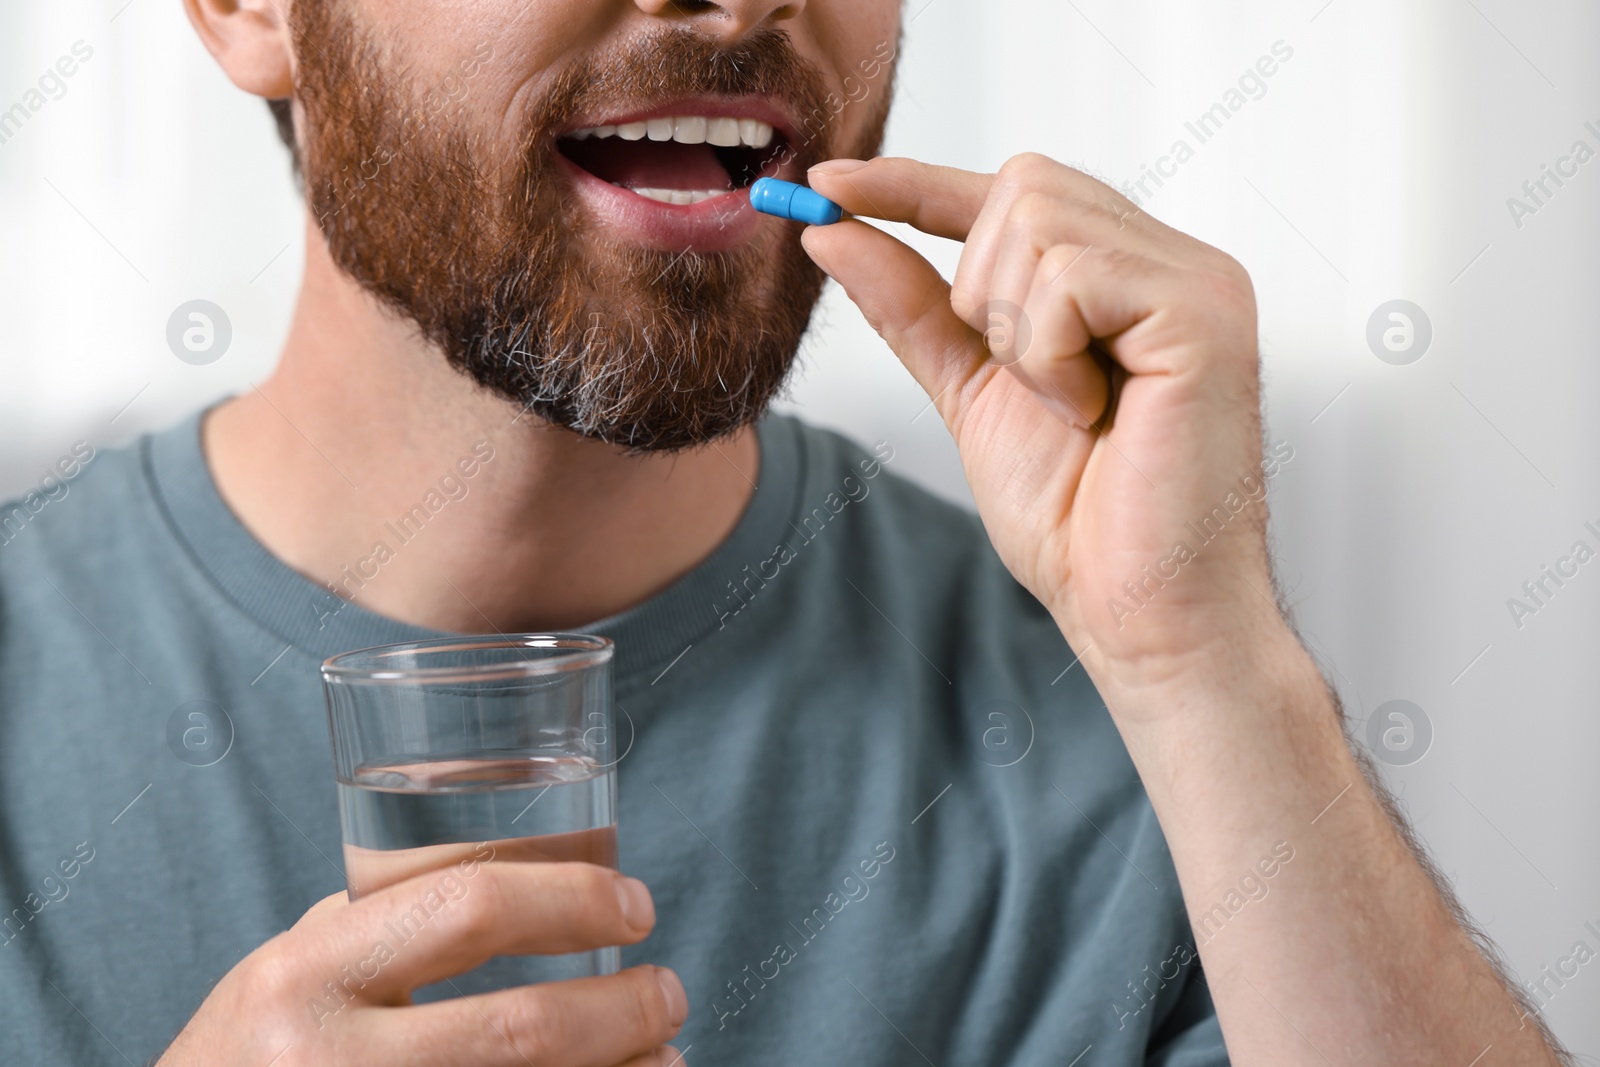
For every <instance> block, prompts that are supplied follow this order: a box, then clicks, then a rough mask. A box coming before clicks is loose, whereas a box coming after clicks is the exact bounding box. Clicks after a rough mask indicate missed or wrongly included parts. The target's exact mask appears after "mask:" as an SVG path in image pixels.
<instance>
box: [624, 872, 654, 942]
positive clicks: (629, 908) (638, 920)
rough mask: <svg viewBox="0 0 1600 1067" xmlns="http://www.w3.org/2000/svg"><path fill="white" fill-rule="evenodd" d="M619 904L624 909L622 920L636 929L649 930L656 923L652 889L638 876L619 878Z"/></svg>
mask: <svg viewBox="0 0 1600 1067" xmlns="http://www.w3.org/2000/svg"><path fill="white" fill-rule="evenodd" d="M617 906H618V907H619V908H621V909H622V921H623V922H625V923H627V924H628V925H629V926H631V927H633V928H634V929H635V930H648V929H650V927H651V926H653V925H654V924H655V921H656V906H655V902H654V901H652V900H651V899H650V890H649V889H648V888H647V887H646V886H645V884H644V883H643V882H641V881H639V879H637V878H618V879H617Z"/></svg>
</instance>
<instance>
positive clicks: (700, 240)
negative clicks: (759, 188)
mask: <svg viewBox="0 0 1600 1067" xmlns="http://www.w3.org/2000/svg"><path fill="white" fill-rule="evenodd" d="M556 155H557V158H559V159H560V161H561V166H562V167H563V168H564V169H565V171H566V173H567V175H568V176H569V177H570V178H571V180H572V182H573V185H574V187H575V188H576V191H577V193H578V196H579V198H580V199H582V200H583V201H584V202H585V203H587V204H588V205H589V207H590V208H591V209H592V210H593V211H594V214H595V216H596V217H597V218H599V219H601V220H602V221H603V222H605V223H606V224H608V225H610V226H612V227H614V228H616V229H619V230H622V231H624V232H625V233H627V234H628V235H629V236H631V237H632V239H633V243H635V244H639V245H643V246H644V247H646V248H653V249H656V250H657V251H661V252H689V251H694V252H726V251H729V250H731V249H734V248H738V247H740V246H742V245H745V244H748V243H749V242H750V240H751V239H752V238H753V237H754V236H755V235H756V233H757V232H759V230H760V228H761V225H762V216H761V215H760V214H758V213H757V212H756V210H755V209H754V208H752V207H751V206H750V191H749V190H748V189H740V190H737V191H735V192H731V193H728V194H726V195H724V196H714V197H712V198H711V199H709V200H702V201H700V203H698V204H663V203H662V202H661V201H659V200H651V199H649V198H648V197H643V196H640V195H639V194H638V193H635V192H632V191H630V190H627V189H624V188H622V187H621V186H619V185H612V184H611V183H610V182H608V181H605V180H603V179H601V178H597V177H595V176H594V175H593V174H590V173H589V172H588V171H586V170H584V169H583V168H582V167H580V166H578V165H577V164H575V163H573V162H572V161H571V160H569V159H567V158H566V157H565V156H562V155H561V154H560V153H559V152H557V153H556Z"/></svg>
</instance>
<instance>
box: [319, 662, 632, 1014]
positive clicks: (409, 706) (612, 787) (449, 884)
mask: <svg viewBox="0 0 1600 1067" xmlns="http://www.w3.org/2000/svg"><path fill="white" fill-rule="evenodd" d="M613 651H614V647H613V644H612V642H611V641H610V640H608V639H607V638H604V637H592V636H588V635H585V634H561V633H558V634H513V635H510V636H499V635H497V636H495V637H493V638H488V637H449V638H441V639H436V640H432V641H419V642H411V643H407V644H400V645H384V646H381V647H378V648H367V649H361V650H359V651H355V652H346V653H343V654H341V655H338V656H334V657H332V658H330V659H329V660H327V661H326V662H325V663H323V665H322V684H323V692H324V693H325V695H326V697H327V702H328V729H329V732H330V733H331V734H332V737H333V762H334V772H335V775H336V777H337V779H338V790H339V822H340V829H341V831H342V835H343V839H344V868H345V882H346V885H347V887H348V889H349V893H350V899H352V900H354V899H356V898H357V897H359V896H361V895H363V894H365V893H371V892H374V891H375V890H378V889H382V888H384V887H385V886H388V885H392V884H393V883H395V882H399V881H402V880H404V879H406V878H410V877H412V876H414V875H418V874H422V873H424V872H427V871H434V870H442V869H444V868H447V867H450V868H454V870H453V871H451V872H448V873H447V875H446V876H445V877H443V878H441V879H440V885H441V886H442V889H441V891H439V892H436V893H434V894H433V895H432V896H427V895H425V894H421V893H420V891H419V900H418V902H417V907H414V908H412V909H410V911H409V912H407V913H406V917H405V918H403V919H402V920H401V921H400V924H399V926H397V927H396V928H395V929H393V930H392V931H391V933H392V934H393V935H394V939H395V940H397V941H400V942H402V943H403V942H404V941H405V940H408V939H409V938H410V937H413V936H415V934H416V932H417V930H418V929H420V927H421V926H423V925H425V924H426V923H427V922H429V921H430V920H431V919H432V917H433V916H434V915H436V914H438V913H439V912H440V911H442V910H443V909H444V908H446V907H449V906H450V905H451V904H452V903H453V902H454V901H455V900H458V899H461V898H462V897H464V896H465V895H466V894H468V893H470V892H471V891H472V879H473V877H474V876H475V875H476V874H477V873H478V864H479V863H482V862H493V863H540V862H559V861H567V860H582V861H585V862H588V863H596V864H600V865H602V866H606V867H611V868H615V867H616V866H617V823H616V795H617V781H616V757H615V754H614V749H615V740H614V731H613V726H612V702H611V658H612V654H613ZM391 925H393V924H391ZM391 949H392V950H393V951H396V952H398V951H399V950H400V946H398V945H397V946H391ZM620 967H621V950H620V949H617V948H604V949H599V950H597V951H593V952H580V953H573V954H570V955H564V956H505V957H497V958H495V959H493V960H491V961H489V962H488V963H487V964H485V965H483V966H482V967H479V968H478V969H476V970H474V971H472V972H470V973H469V974H465V975H461V976H459V977H456V978H453V979H450V980H449V981H448V982H444V983H439V984H437V985H434V986H429V987H425V988H424V989H422V990H418V991H417V992H416V994H415V995H414V997H413V999H414V1000H415V1001H418V1002H421V1001H426V1000H436V999H440V998H442V997H449V996H455V995H465V994H470V993H479V992H488V991H490V990H494V989H504V988H507V987H510V986H514V985H526V984H529V983H533V982H548V981H559V980H561V979H566V978H579V977H587V976H590V975H598V974H612V973H615V972H616V971H617V970H618V969H619V968H620Z"/></svg>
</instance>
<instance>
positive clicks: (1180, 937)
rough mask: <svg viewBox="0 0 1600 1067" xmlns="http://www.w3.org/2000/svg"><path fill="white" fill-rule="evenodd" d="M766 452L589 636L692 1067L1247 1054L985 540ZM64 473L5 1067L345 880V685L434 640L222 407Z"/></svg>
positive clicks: (11, 877) (154, 1006)
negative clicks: (292, 499) (233, 447)
mask: <svg viewBox="0 0 1600 1067" xmlns="http://www.w3.org/2000/svg"><path fill="white" fill-rule="evenodd" d="M760 440H761V474H760V485H759V487H758V489H757V491H756V492H755V494H754V497H753V498H752V501H751V503H750V505H749V507H748V509H747V510H746V512H745V514H744V515H743V516H742V518H741V519H740V521H739V523H738V525H737V527H736V529H735V530H734V532H733V533H732V535H731V536H730V537H729V538H728V539H727V541H726V542H725V543H723V544H722V545H721V546H720V547H718V548H717V549H716V551H715V552H714V553H713V554H712V555H711V556H710V558H709V559H707V560H706V561H705V562H704V563H703V564H701V565H700V566H699V567H698V568H696V569H695V570H694V571H693V572H692V573H690V574H689V575H687V576H685V577H684V578H682V579H681V580H679V581H678V582H676V583H675V584H674V585H672V586H671V587H670V588H668V589H667V590H666V591H664V592H662V593H660V594H659V595H657V596H655V597H653V598H651V599H650V600H649V601H648V602H646V603H644V604H642V605H640V606H639V607H637V608H635V609H633V610H631V611H629V612H627V613H625V614H622V615H619V616H617V617H615V618H610V619H605V620H602V621H600V622H597V623H595V624H594V625H593V626H592V627H588V629H590V630H592V631H594V632H599V633H603V634H606V635H608V636H610V637H612V638H614V639H615V640H616V642H617V649H618V651H617V657H616V696H617V701H618V704H619V706H620V707H621V708H622V709H624V710H625V711H626V719H625V720H624V721H625V722H626V723H627V724H629V725H628V726H624V727H619V737H618V746H619V749H621V748H624V747H626V748H627V755H626V756H625V757H624V758H623V760H622V762H621V764H620V766H619V786H618V789H619V794H618V803H619V809H618V818H619V835H620V849H621V864H622V868H623V869H624V870H625V871H627V872H628V873H630V874H633V875H636V876H637V877H639V878H642V879H643V880H644V881H645V882H646V883H647V884H648V885H649V886H650V888H651V890H652V891H653V892H654V894H655V900H656V906H657V913H658V917H659V919H658V925H657V927H656V930H655V932H654V933H653V934H652V935H651V937H650V938H649V939H648V940H646V941H645V942H644V943H643V944H642V945H639V946H635V947H633V948H629V949H627V950H625V952H624V961H623V962H624V964H625V965H632V964H634V963H642V962H647V961H648V962H654V963H659V964H663V965H667V966H670V967H672V968H674V969H675V970H676V971H677V972H678V974H679V975H680V976H681V977H682V979H683V983H684V986H685V988H686V989H687V990H688V994H689V1002H690V1015H689V1019H688V1022H687V1024H686V1025H685V1026H684V1029H683V1033H682V1034H681V1036H680V1037H679V1038H678V1039H677V1041H676V1044H677V1045H678V1047H679V1048H680V1049H685V1050H687V1058H688V1060H689V1062H691V1063H694V1064H697V1065H736V1064H737V1065H749V1064H776V1063H783V1064H792V1065H808V1064H815V1065H818V1067H822V1065H828V1067H834V1065H837V1064H841V1063H863V1064H874V1065H889V1064H904V1065H907V1067H925V1065H929V1064H932V1065H938V1067H953V1065H958V1064H983V1065H1001V1064H1008V1065H1024V1064H1028V1065H1032V1064H1037V1065H1040V1067H1044V1065H1051V1067H1068V1065H1069V1064H1071V1065H1076V1067H1113V1065H1136V1064H1150V1065H1163V1067H1213V1065H1218V1064H1226V1063H1227V1055H1226V1053H1225V1051H1224V1049H1223V1045H1222V1039H1221V1035H1220V1032H1219V1030H1218V1026H1217V1021H1216V1017H1215V1014H1214V1012H1213V1009H1212V1006H1211V1003H1210V999H1209V996H1208V995H1207V993H1206V990H1205V984H1204V980H1203V978H1202V977H1201V974H1200V969H1199V963H1198V961H1197V960H1196V959H1195V957H1194V952H1193V944H1194V939H1193V935H1192V933H1191V932H1190V929H1189V925H1188V922H1187V920H1186V918H1185V915H1184V911H1183V907H1182V902H1181V898H1180V895H1179V890H1178V885H1177V879H1176V876H1175V874H1174V871H1173V866H1172V861H1171V858H1170V856H1169V854H1168V851H1167V847H1166V844H1165V842H1164V840H1163V838H1162V834H1161V830H1160V828H1159V826H1158V825H1157V823H1156V819H1155V816H1154V814H1153V813H1152V811H1151V808H1150V804H1149V801H1148V800H1147V799H1146V797H1145V794H1144V791H1143V789H1142V788H1141V786H1140V783H1139V780H1138V777H1137V776H1136V774H1135V772H1134V769H1133V766H1132V764H1131V762H1130V760H1129V758H1128V756H1127V753H1126V751H1125V750H1124V748H1123V746H1122V744H1121V743H1120V740H1119V739H1118V736H1117V733H1116V731H1115V729H1114V728H1113V726H1112V724H1111V722H1110V720H1109V718H1108V717H1107V715H1106V712H1105V709H1104V706H1103V704H1102V702H1101V701H1100V700H1099V699H1098V697H1097V695H1096V693H1095V690H1094V688H1093V687H1092V685H1091V684H1090V683H1089V681H1088V679H1087V678H1086V677H1085V675H1084V671H1083V668H1082V667H1081V666H1075V665H1074V657H1073V654H1072V651H1071V649H1070V648H1069V647H1068V646H1067V644H1066V642H1065V641H1064V640H1063V639H1062V637H1061V634H1060V633H1059V632H1058V630H1057V629H1056V627H1055V626H1054V624H1053V623H1052V622H1051V620H1050V618H1049V616H1048V615H1047V614H1046V613H1045V611H1044V610H1043V609H1042V608H1041V607H1040V606H1039V604H1038V603H1037V602H1036V601H1034V600H1033V598H1032V597H1030V596H1029V595H1028V593H1026V592H1025V591H1024V590H1023V589H1022V588H1021V587H1020V586H1018V585H1017V583H1016V582H1015V581H1014V580H1013V579H1012V578H1011V576H1010V575H1009V574H1008V573H1007V572H1006V570H1005V568H1004V567H1003V566H1002V565H1001V563H1000V561H999V559H998V558H997V557H996V556H995V553H994V551H993V549H992V547H991V546H990V544H989V541H988V539H987V537H986V536H985V534H984V531H983V528H982V526H981V524H980V523H979V522H978V520H977V519H976V518H975V517H974V516H972V515H970V514H968V513H966V512H964V511H962V510H960V509H958V508H955V507H953V506H951V505H948V504H945V503H943V502H940V501H938V500H936V499H935V498H933V497H932V496H930V495H928V494H927V493H925V492H923V491H922V490H920V489H918V488H916V487H914V486H912V485H911V484H910V483H908V482H906V481H904V480H902V479H900V478H899V477H897V476H896V475H895V474H894V473H893V472H892V468H893V466H894V462H893V449H892V448H890V447H889V446H887V445H879V446H877V447H876V448H875V449H874V450H873V451H871V452H869V451H865V450H862V449H860V448H859V447H857V446H855V445H853V444H851V443H849V442H847V441H845V440H844V439H842V438H840V437H838V436H836V435H833V434H830V433H826V432H823V431H820V430H816V429H813V428H809V427H806V426H804V425H803V424H801V423H799V422H797V421H795V420H793V419H789V418H781V417H776V416H773V417H769V418H767V419H766V420H765V421H764V422H763V423H762V425H761V427H760ZM64 484H66V485H67V487H68V488H67V490H66V491H65V494H64V495H63V494H62V493H61V491H60V490H56V491H54V492H52V493H51V494H50V497H49V498H46V497H34V498H30V499H29V500H28V501H26V502H24V503H23V505H22V506H21V510H20V511H18V510H16V508H15V507H14V506H13V505H6V506H0V915H3V917H4V921H3V926H0V1046H3V1049H4V1053H5V1054H4V1057H3V1058H4V1059H5V1060H6V1061H7V1062H17V1063H29V1064H75V1065H95V1064H105V1065H122V1064H126V1063H134V1064H140V1063H145V1062H147V1061H149V1060H151V1059H153V1058H155V1057H156V1056H158V1055H159V1054H160V1053H161V1051H162V1050H163V1049H164V1048H165V1047H166V1046H167V1044H168V1043H169V1042H170V1041H171V1040H172V1038H173V1036H174V1035H175V1034H176V1033H177V1031H178V1030H179V1029H180V1028H181V1027H182V1026H183V1025H184V1023H185V1022H186V1021H187V1020H188V1018H189V1017H190V1016H191V1015H192V1014H193V1012H194V1011H195V1009H196V1008H197V1007H198V1006H199V1004H200V1002H201V1000H202V999H204V997H205V996H206V993H207V991H208V990H210V989H211V987H212V986H213V985H214V984H215V982H216V981H217V980H218V979H219V978H220V977H222V975H223V974H225V973H226V972H227V971H228V970H229V969H230V968H231V967H233V965H234V964H236V963H237V962H238V961H239V960H240V959H241V958H243V957H244V956H245V955H246V954H247V953H248V952H250V951H251V950H252V949H254V948H255V947H257V946H258V945H260V944H261V943H262V942H264V941H266V940H267V939H268V938H270V937H272V936H273V935H274V934H276V933H278V932H280V931H282V930H284V929H285V928H287V927H288V926H289V925H290V924H292V923H293V922H294V921H295V919H297V918H298V917H299V916H300V915H301V913H303V912H304V911H305V909H306V908H307V907H309V906H310V905H311V904H312V903H314V902H315V901H317V900H318V899H320V898H322V897H323V896H326V895H327V894H329V893H332V892H335V891H337V890H339V889H341V888H342V887H343V875H342V871H341V868H340V866H339V857H340V842H339V820H338V815H337V808H336V803H335V795H334V785H333V776H332V761H331V757H330V753H329V747H328V729H327V725H326V720H325V713H324V706H323V699H322V693H321V688H320V678H319V675H318V671H317V668H318V665H319V664H320V663H321V661H322V660H323V659H324V658H326V657H327V656H330V655H332V654H334V653H336V652H341V651H345V650H348V649H354V648H361V647H365V646H370V645H376V644H382V643H386V642H391V641H402V640H413V639H422V638H428V637H435V636H440V635H439V634H438V633H436V632H434V631H430V630H426V629H423V628H420V627H416V626H410V625H405V624H403V623H400V622H396V621H393V620H390V619H387V618H384V617H381V616H379V615H377V614H374V613H372V612H370V611H367V610H365V609H364V608H362V607H361V606H359V596H357V598H356V600H355V602H347V601H344V600H340V599H337V598H334V597H333V596H332V595H331V594H330V593H329V592H328V591H327V590H325V589H323V588H322V587H320V586H318V585H317V584H316V583H314V582H312V581H310V580H308V579H306V578H305V577H303V576H301V575H299V574H297V573H296V572H295V571H293V570H291V569H290V568H289V567H288V566H286V565H285V564H284V563H282V562H281V561H279V560H278V559H277V558H275V557H274V556H272V555H271V554H270V553H269V552H268V551H267V550H266V549H265V548H264V547H263V546H262V545H261V544H260V543H259V542H257V541H256V540H255V539H254V538H253V537H252V536H251V535H250V533H249V532H248V531H247V530H246V529H245V528H244V527H243V526H242V525H241V524H240V523H239V521H238V520H237V519H236V518H235V517H234V515H233V514H232V513H231V512H230V511H229V510H228V508H227V506H226V505H225V504H224V502H223V501H222V499H221V497H220V496H219V495H218V493H217V490H216V488H215V486H214V484H213V482H212V480H211V477H210V473H209V471H208V469H207V467H206V463H205V460H204V458H203V455H202V452H201V447H200V438H199V419H198V416H191V417H190V418H188V419H186V420H184V421H183V422H182V423H180V424H179V425H177V426H176V427H174V428H173V429H170V430H167V431H165V432H162V433H158V434H155V435H152V436H149V437H146V438H143V439H141V440H140V441H139V442H138V443H137V444H136V445H134V446H132V447H130V448H127V449H122V450H115V451H105V452H102V453H101V454H99V455H97V456H95V457H94V458H93V459H92V460H91V461H90V463H89V464H88V465H87V468H86V469H85V470H83V471H82V472H79V473H77V475H76V476H75V477H74V478H73V479H72V480H71V481H70V482H66V483H64ZM458 484H462V485H465V486H466V487H467V488H466V490H465V491H468V492H470V491H474V490H473V489H472V488H471V482H470V478H464V479H460V480H458ZM437 501H438V503H439V505H440V506H441V507H447V506H448V504H449V500H448V499H446V498H445V497H443V496H438V497H437ZM433 502H434V501H433V500H431V499H430V501H428V506H429V507H432V505H433ZM14 503H15V502H14ZM425 518H426V516H419V521H422V520H423V519H425ZM352 588H354V587H353V586H352ZM197 711H198V712H199V713H200V714H201V718H195V717H194V715H195V713H196V712H197ZM620 718H622V717H621V716H619V719H620ZM230 726H231V741H229V742H228V744H227V745H226V747H224V745H223V742H224V741H227V740H228V739H227V737H226V735H227V734H228V732H229V729H230ZM186 730H189V731H191V733H190V735H189V736H187V737H186V736H185V733H184V732H185V731H186ZM196 730H198V732H194V731H196ZM628 733H631V734H632V736H631V738H630V737H628V736H627V734H628ZM208 746H209V747H208ZM179 754H182V755H183V757H184V758H181V759H180V758H179ZM219 756H220V758H217V757H219ZM212 760H215V762H211V761H212ZM202 764H209V765H202ZM308 1010H309V1009H308Z"/></svg>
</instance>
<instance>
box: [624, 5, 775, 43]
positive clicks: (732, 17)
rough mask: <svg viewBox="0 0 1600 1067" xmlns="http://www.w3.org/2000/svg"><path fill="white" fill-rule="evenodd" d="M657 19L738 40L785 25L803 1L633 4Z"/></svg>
mask: <svg viewBox="0 0 1600 1067" xmlns="http://www.w3.org/2000/svg"><path fill="white" fill-rule="evenodd" d="M634 2H635V3H636V4H637V5H638V7H639V9H640V10H641V11H643V12H644V13H645V14H647V15H653V16H655V17H657V18H664V19H674V20H677V21H682V22H690V21H693V22H704V23H706V24H707V25H706V29H707V30H708V31H709V32H713V33H715V34H716V35H717V36H719V37H741V36H743V35H744V34H747V33H749V32H750V31H751V30H754V29H757V28H759V27H761V26H763V25H766V24H769V23H777V22H784V21H787V20H789V19H792V18H794V17H796V16H797V15H799V14H800V12H801V11H803V10H805V6H806V0H634Z"/></svg>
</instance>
